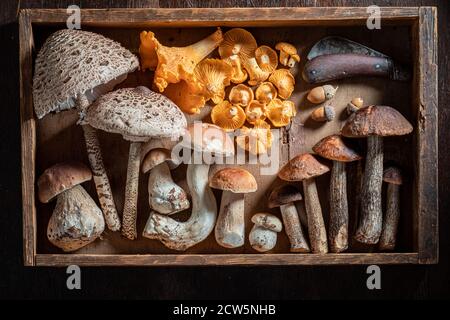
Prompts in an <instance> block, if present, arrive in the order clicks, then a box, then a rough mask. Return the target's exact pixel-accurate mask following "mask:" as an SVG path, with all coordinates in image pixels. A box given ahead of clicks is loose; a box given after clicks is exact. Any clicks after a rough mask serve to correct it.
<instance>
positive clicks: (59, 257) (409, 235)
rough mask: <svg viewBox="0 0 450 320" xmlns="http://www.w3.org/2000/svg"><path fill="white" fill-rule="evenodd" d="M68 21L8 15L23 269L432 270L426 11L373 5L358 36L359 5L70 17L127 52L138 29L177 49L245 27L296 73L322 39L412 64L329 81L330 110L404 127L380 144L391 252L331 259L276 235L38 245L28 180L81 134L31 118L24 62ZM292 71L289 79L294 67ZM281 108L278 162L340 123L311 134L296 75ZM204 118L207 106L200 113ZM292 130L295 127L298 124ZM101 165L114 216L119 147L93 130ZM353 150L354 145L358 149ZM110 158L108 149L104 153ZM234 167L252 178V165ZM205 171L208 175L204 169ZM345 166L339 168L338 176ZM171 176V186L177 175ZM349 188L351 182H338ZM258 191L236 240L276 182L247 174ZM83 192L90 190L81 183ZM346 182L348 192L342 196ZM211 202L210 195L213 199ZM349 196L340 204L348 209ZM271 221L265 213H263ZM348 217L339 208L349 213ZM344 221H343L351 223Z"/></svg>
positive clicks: (43, 211) (122, 146) (145, 79)
mask: <svg viewBox="0 0 450 320" xmlns="http://www.w3.org/2000/svg"><path fill="white" fill-rule="evenodd" d="M67 17H68V14H67V13H66V10H61V9H37V10H34V9H31V10H29V9H26V10H21V11H20V18H19V28H20V75H21V78H20V79H21V103H20V115H21V134H22V196H23V238H24V264H25V265H28V266H65V265H70V264H77V265H83V266H84V265H91V266H102V265H111V266H144V265H145V266H151V265H334V264H434V263H437V262H438V192H437V191H438V190H437V152H438V150H437V66H436V63H437V34H436V33H437V27H436V8H432V7H420V8H418V7H405V8H393V7H391V8H381V18H382V20H381V26H382V28H381V30H369V29H367V28H366V20H367V18H368V13H367V12H366V8H251V9H250V8H230V9H223V8H221V9H99V10H91V9H89V10H82V12H81V17H82V28H83V29H86V30H93V31H96V32H99V33H102V34H104V35H106V36H108V37H111V38H113V39H115V40H117V41H119V42H121V43H122V44H123V45H125V46H126V47H128V48H129V49H130V50H131V51H133V52H134V53H137V48H138V45H139V42H138V41H139V40H138V39H139V31H140V30H143V29H145V30H149V29H150V30H154V31H155V32H156V35H157V36H158V38H159V39H161V41H162V42H163V43H167V44H168V45H180V46H181V45H186V44H188V43H192V42H194V41H196V40H199V39H201V38H202V37H203V36H205V35H207V34H209V33H210V32H211V31H212V30H214V27H217V26H220V27H223V28H224V31H225V30H226V29H227V28H229V27H237V26H239V27H245V28H248V29H249V30H250V31H251V32H252V33H253V34H254V35H255V37H256V39H257V41H258V44H268V45H272V46H273V45H274V44H275V43H276V42H277V41H281V40H284V41H289V42H293V43H294V44H296V45H297V46H299V47H300V48H301V56H302V61H301V63H300V65H299V70H301V68H302V67H303V65H304V60H305V56H306V53H307V51H308V50H309V48H310V47H311V45H312V44H313V43H314V42H315V41H317V40H319V39H320V38H322V37H323V36H325V35H330V34H336V35H342V36H346V37H348V38H351V39H353V40H356V41H359V42H362V43H365V44H367V45H369V46H372V47H374V48H376V49H378V50H379V51H382V52H384V53H386V54H388V55H391V56H393V57H396V58H398V59H400V60H401V61H404V62H409V63H411V64H412V65H413V66H414V78H413V80H412V81H411V82H409V83H394V82H391V81H388V80H383V79H372V78H370V79H369V78H367V79H366V78H364V79H351V80H345V81H340V82H339V85H340V90H339V91H338V95H337V97H336V99H335V105H336V107H337V109H338V114H341V112H342V111H343V108H344V107H345V105H346V103H347V102H348V101H349V100H350V99H351V98H352V97H353V96H357V95H361V96H363V97H364V98H365V101H366V102H367V103H373V104H381V103H383V104H387V105H392V106H394V107H396V108H397V109H398V110H399V111H400V112H401V113H403V114H404V115H405V117H407V118H408V120H409V121H410V122H411V123H413V125H414V132H413V134H411V135H410V136H407V137H400V138H387V139H386V146H385V149H386V160H387V161H391V160H392V161H396V162H397V163H399V164H400V165H401V166H402V167H403V168H404V170H405V171H406V172H407V173H409V175H408V176H409V178H408V179H407V183H406V184H405V185H404V186H403V187H402V195H401V198H402V203H401V206H402V217H401V222H400V230H399V239H398V242H399V243H398V248H397V250H396V252H394V253H379V252H376V249H374V248H370V247H366V248H361V247H358V246H351V248H350V250H349V252H348V253H342V254H325V255H317V254H294V253H289V245H288V241H287V238H286V236H285V235H284V233H282V234H280V236H279V241H278V243H277V246H276V247H275V249H274V250H272V251H271V252H270V253H267V254H259V253H256V252H255V251H253V250H252V249H251V247H250V246H249V245H248V243H246V245H245V246H244V247H242V248H238V249H225V248H222V247H220V246H218V245H217V244H216V243H215V240H214V237H213V236H210V237H208V239H206V240H205V241H204V242H202V243H200V244H198V245H197V246H195V247H193V248H190V249H189V250H187V251H186V252H174V251H171V250H168V249H167V248H165V247H164V246H163V245H162V244H160V243H159V242H157V241H153V240H148V239H145V238H144V239H143V238H142V237H139V239H138V240H136V241H129V240H125V239H123V238H121V236H120V234H119V233H117V232H116V233H112V232H109V231H106V232H105V234H104V237H103V238H104V239H103V240H102V241H99V240H97V241H96V242H94V243H93V244H91V245H89V246H87V247H85V248H83V249H81V250H79V251H77V252H76V253H72V254H62V253H61V251H59V250H58V249H57V248H54V247H52V246H51V245H50V243H49V242H48V240H47V239H46V224H47V222H48V219H49V217H50V214H51V211H52V210H53V206H52V205H42V204H39V203H38V202H37V201H36V200H35V199H36V197H35V181H36V176H38V175H40V174H41V173H42V171H43V170H44V169H45V168H46V167H48V166H50V165H52V164H54V163H55V162H58V161H62V160H69V159H73V160H81V161H83V162H85V163H88V162H87V157H86V155H85V150H84V145H83V141H82V133H81V129H80V128H79V127H78V126H75V121H76V114H75V112H71V111H66V112H64V113H60V114H57V115H48V116H47V117H45V118H44V119H43V120H39V121H36V118H35V115H34V111H33V103H32V74H33V56H34V54H35V51H34V50H35V48H34V46H35V44H36V50H37V49H39V47H40V46H41V45H42V42H43V40H44V39H45V38H46V37H47V36H48V35H49V34H50V33H51V32H53V31H55V30H57V29H60V28H65V25H66V19H67ZM299 70H297V72H298V71H299ZM296 79H297V85H296V90H295V93H294V95H293V100H294V101H295V102H296V104H297V105H300V106H301V107H300V110H299V112H298V115H297V117H296V119H295V121H294V123H293V125H292V127H291V128H290V130H283V132H282V135H281V138H280V142H281V149H282V150H281V154H282V159H280V161H281V163H280V165H281V164H283V163H285V162H286V161H287V160H288V159H289V158H291V157H293V156H295V155H296V154H298V153H300V152H305V151H310V149H311V146H312V145H313V144H314V143H315V142H317V141H318V140H319V139H320V138H322V137H324V136H326V135H329V134H331V133H334V132H337V131H338V130H339V127H340V126H341V124H342V122H343V121H344V119H343V117H337V119H336V120H335V121H333V122H332V123H329V124H327V125H323V126H317V125H314V124H312V123H311V122H309V121H308V120H307V117H308V115H309V113H310V111H311V110H312V108H313V106H312V105H310V104H308V103H306V102H305V93H306V92H307V91H308V89H310V88H311V86H310V85H308V84H306V83H305V82H304V81H303V80H300V79H301V77H300V76H297V77H296ZM138 83H140V84H144V85H147V86H151V75H150V74H149V73H148V72H147V73H143V72H140V71H136V72H135V73H133V74H131V75H130V76H129V77H128V79H127V80H126V81H125V83H123V84H121V86H122V87H124V86H135V85H137V84H138ZM205 110H207V109H205ZM303 124H304V125H303ZM100 142H101V144H102V148H103V150H108V152H105V151H104V158H105V165H106V169H107V172H108V174H109V175H110V179H111V184H112V188H113V192H114V196H115V199H116V202H117V207H118V210H119V211H120V210H121V207H122V201H123V200H122V198H123V189H124V182H125V171H126V159H127V154H128V144H127V143H126V142H124V141H123V140H122V139H121V138H120V137H119V136H117V135H110V134H104V133H101V134H100ZM359 143H360V144H361V145H362V146H363V145H364V141H360V142H359ZM109 150H111V151H109ZM246 168H247V169H248V170H250V171H251V172H252V173H254V174H256V175H257V171H258V168H257V167H255V166H251V165H247V166H246ZM216 169H217V168H213V169H212V172H213V171H214V170H216ZM354 169H355V168H352V167H350V168H349V171H350V175H351V172H352V170H354ZM183 175H184V172H183V168H181V169H179V170H178V171H177V172H176V174H175V178H176V179H177V180H182V179H183ZM146 178H147V177H146V176H142V177H141V183H140V188H141V189H140V190H141V192H140V197H139V218H138V232H139V233H140V232H142V229H143V225H144V223H145V221H146V219H147V216H148V212H149V208H148V204H147V191H146ZM328 180H329V176H327V175H325V176H324V177H321V178H320V179H319V181H318V187H319V193H320V195H321V203H322V205H323V207H324V214H325V219H327V203H326V202H327V201H326V193H327V186H328ZM350 181H351V177H350ZM258 183H259V191H258V192H256V193H255V194H249V195H246V221H247V226H246V232H247V234H248V231H249V229H250V227H251V225H250V223H249V219H250V216H251V215H252V214H253V213H256V212H258V211H262V210H264V211H267V209H266V203H265V201H266V198H267V196H268V193H269V192H270V189H271V188H272V187H273V186H274V185H276V184H277V183H279V181H277V179H276V176H275V175H274V176H261V177H259V176H258ZM85 187H86V188H87V190H88V192H90V193H91V194H92V195H94V198H95V192H94V188H93V186H92V185H90V184H85ZM351 187H352V186H351V185H350V191H349V192H350V194H352V193H351V192H353V194H355V192H357V190H354V188H353V191H352V188H351ZM216 197H217V198H218V199H220V193H216ZM351 203H352V199H350V205H351ZM269 211H270V212H273V213H276V210H269ZM353 211H354V210H352V211H351V212H353ZM351 219H353V220H351V224H352V225H354V223H355V221H354V220H355V217H354V216H351Z"/></svg>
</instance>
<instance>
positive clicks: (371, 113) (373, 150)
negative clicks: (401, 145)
mask: <svg viewBox="0 0 450 320" xmlns="http://www.w3.org/2000/svg"><path fill="white" fill-rule="evenodd" d="M412 130H413V127H412V126H411V124H410V123H409V122H408V120H406V119H405V118H404V117H403V116H402V115H401V114H400V113H399V112H398V111H397V110H395V109H393V108H391V107H386V106H368V107H364V108H361V109H359V110H358V111H356V112H355V113H353V114H352V115H351V116H350V117H349V118H348V120H347V122H346V123H345V125H344V127H343V128H342V131H341V133H342V135H343V136H346V137H350V138H362V137H367V156H366V168H365V171H364V178H363V184H362V190H361V200H362V201H361V218H360V220H359V226H358V229H357V231H356V235H355V239H356V240H357V241H359V242H362V243H366V244H375V243H378V240H379V238H380V235H381V228H382V220H383V214H382V209H381V185H382V179H383V137H385V136H401V135H405V134H408V133H411V131H412Z"/></svg>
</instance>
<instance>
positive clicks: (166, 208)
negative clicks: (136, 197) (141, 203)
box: [142, 148, 190, 214]
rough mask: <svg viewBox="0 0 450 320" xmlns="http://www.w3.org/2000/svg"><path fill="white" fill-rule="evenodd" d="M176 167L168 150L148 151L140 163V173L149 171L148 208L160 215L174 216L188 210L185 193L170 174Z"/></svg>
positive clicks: (176, 164) (175, 162)
mask: <svg viewBox="0 0 450 320" xmlns="http://www.w3.org/2000/svg"><path fill="white" fill-rule="evenodd" d="M176 167H178V163H177V161H175V160H173V159H172V158H171V152H170V150H167V149H164V148H156V149H152V150H150V151H149V152H148V153H147V155H146V156H145V158H144V161H143V163H142V172H143V173H147V172H149V171H150V175H149V177H148V202H149V205H150V208H151V209H153V210H155V211H156V212H158V213H162V214H174V213H176V212H179V211H183V210H186V209H188V208H189V205H190V204H189V200H188V196H187V194H186V192H185V191H184V190H183V188H181V187H180V186H179V185H177V184H176V183H175V182H174V181H173V179H172V175H171V174H170V170H171V169H175V168H176Z"/></svg>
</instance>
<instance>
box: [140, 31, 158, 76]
mask: <svg viewBox="0 0 450 320" xmlns="http://www.w3.org/2000/svg"><path fill="white" fill-rule="evenodd" d="M139 38H140V40H141V43H140V45H139V56H140V57H141V70H142V71H145V70H146V69H150V70H152V71H153V70H155V69H156V67H157V66H158V55H157V54H156V46H157V44H158V42H157V40H156V38H155V34H154V33H153V32H151V31H148V32H147V31H142V32H141V33H140V35H139Z"/></svg>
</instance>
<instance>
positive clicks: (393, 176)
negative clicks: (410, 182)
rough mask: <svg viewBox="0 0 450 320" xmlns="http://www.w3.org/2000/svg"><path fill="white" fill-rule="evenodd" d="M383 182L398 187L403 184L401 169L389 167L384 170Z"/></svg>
mask: <svg viewBox="0 0 450 320" xmlns="http://www.w3.org/2000/svg"><path fill="white" fill-rule="evenodd" d="M383 181H384V182H387V183H392V184H397V185H401V184H403V179H402V173H401V171H400V169H399V168H396V167H389V168H387V169H386V170H384V173H383Z"/></svg>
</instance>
